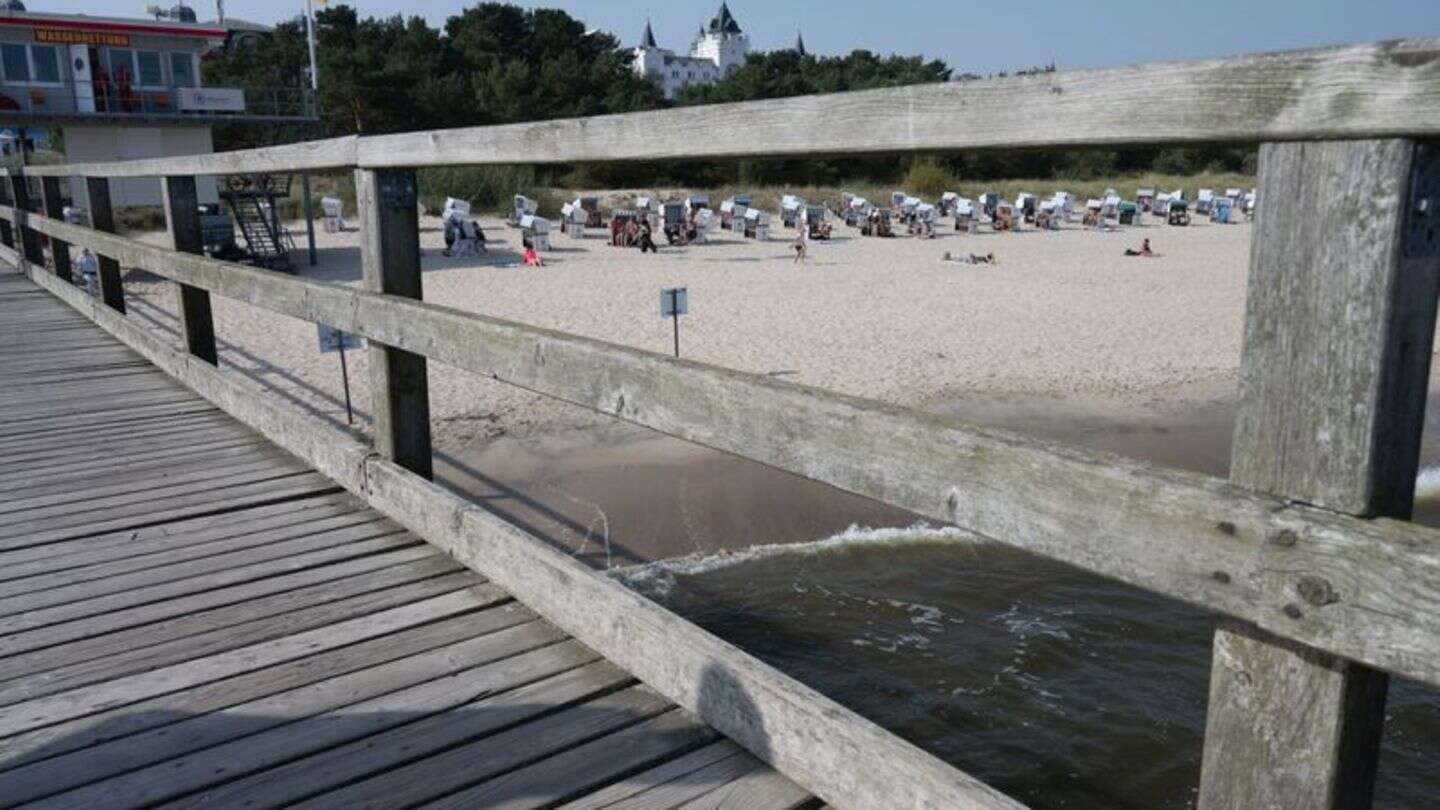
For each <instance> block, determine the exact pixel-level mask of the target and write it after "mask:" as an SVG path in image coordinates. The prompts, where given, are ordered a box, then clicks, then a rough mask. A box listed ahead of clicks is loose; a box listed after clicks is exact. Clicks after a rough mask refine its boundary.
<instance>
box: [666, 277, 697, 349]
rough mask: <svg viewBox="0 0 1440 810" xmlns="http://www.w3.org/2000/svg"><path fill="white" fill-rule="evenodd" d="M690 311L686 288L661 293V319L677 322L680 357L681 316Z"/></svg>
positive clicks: (669, 288)
mask: <svg viewBox="0 0 1440 810" xmlns="http://www.w3.org/2000/svg"><path fill="white" fill-rule="evenodd" d="M689 311H690V300H689V294H688V293H687V292H686V291H685V288H684V287H666V288H665V289H663V290H661V291H660V317H662V318H673V319H674V321H675V356H676V357H679V356H680V316H681V315H684V314H686V313H687V312H689Z"/></svg>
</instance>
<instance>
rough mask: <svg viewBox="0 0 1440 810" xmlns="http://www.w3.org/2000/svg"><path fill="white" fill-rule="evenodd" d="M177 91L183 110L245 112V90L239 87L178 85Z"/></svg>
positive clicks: (177, 97) (177, 98)
mask: <svg viewBox="0 0 1440 810" xmlns="http://www.w3.org/2000/svg"><path fill="white" fill-rule="evenodd" d="M175 93H176V100H177V101H178V103H179V107H180V109H182V110H208V111H212V112H213V111H220V112H245V91H244V90H241V89H240V88H238V87H178V88H176V89H175Z"/></svg>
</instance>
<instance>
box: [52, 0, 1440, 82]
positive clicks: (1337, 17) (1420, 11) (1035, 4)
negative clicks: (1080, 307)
mask: <svg viewBox="0 0 1440 810" xmlns="http://www.w3.org/2000/svg"><path fill="white" fill-rule="evenodd" d="M145 2H146V0H86V2H85V3H84V5H85V7H86V10H87V11H88V12H89V13H92V14H109V15H116V16H136V15H138V14H139V12H141V10H142V9H143V7H144V5H145ZM189 2H191V3H192V4H193V5H194V6H195V8H196V11H197V12H198V13H199V15H200V17H201V19H207V18H212V17H213V16H214V5H213V0H189ZM301 2H302V0H227V1H226V13H227V14H229V15H231V16H234V17H241V18H244V19H250V20H255V21H256V22H274V21H276V20H279V19H282V18H285V17H290V16H294V15H295V14H296V13H297V12H298V10H299V9H300V8H301ZM73 3H74V0H27V5H29V7H30V9H31V10H34V11H57V12H58V11H62V10H69V9H71V8H74V5H73ZM165 4H168V2H167V3H165ZM351 5H353V6H355V7H357V8H359V9H360V10H361V12H362V13H366V14H384V15H390V14H397V13H403V14H407V15H408V14H421V15H424V16H425V17H426V18H427V19H428V20H429V21H430V22H431V24H432V25H440V24H442V23H443V22H444V20H445V18H446V17H447V16H448V15H449V14H451V13H453V12H454V11H455V10H457V9H459V8H461V7H462V4H461V3H459V2H455V0H357V1H356V2H352V3H351ZM521 5H525V6H537V5H538V6H555V7H560V8H564V9H565V10H567V11H569V12H570V13H571V14H573V15H575V16H576V17H579V18H581V19H583V20H585V21H586V22H587V23H589V24H590V25H591V26H593V27H597V28H604V29H607V30H610V31H612V32H614V33H616V34H618V35H619V36H620V38H621V40H622V41H623V42H624V43H626V44H635V43H636V42H637V41H638V40H639V38H640V31H641V29H642V27H643V26H644V24H645V17H646V16H647V15H648V16H649V17H650V19H651V20H652V21H653V23H654V26H655V34H656V37H657V38H658V39H659V40H660V44H661V45H662V46H664V47H668V48H673V49H676V50H682V51H683V50H684V49H685V48H686V47H688V44H689V41H690V39H691V37H693V36H694V32H695V30H696V28H697V27H699V25H700V24H701V23H702V22H704V21H706V20H708V19H709V18H710V17H711V16H712V15H713V14H714V12H715V10H716V9H717V8H718V7H719V0H554V2H543V3H528V2H526V3H521ZM730 8H731V10H732V11H733V12H734V13H735V16H736V18H737V19H738V20H739V21H740V24H741V26H742V27H743V28H744V29H745V30H746V32H747V33H749V34H750V38H751V44H752V46H754V47H756V48H760V49H767V50H768V49H773V48H779V47H787V46H789V45H790V44H791V43H793V42H794V40H795V31H796V29H797V27H798V28H799V29H801V30H803V31H804V34H805V42H806V44H807V45H808V46H809V47H810V49H811V50H812V51H815V52H820V53H846V52H849V51H850V50H853V49H855V48H868V49H870V50H872V51H877V52H879V53H903V54H917V53H919V54H924V55H925V56H928V57H937V58H940V59H944V60H945V61H946V62H947V63H949V64H950V65H951V66H952V67H954V68H956V69H958V70H971V71H974V72H977V73H989V72H993V71H997V70H1005V69H1013V68H1018V67H1026V66H1030V65H1036V64H1043V63H1046V62H1049V61H1050V60H1051V59H1054V60H1055V61H1056V62H1057V63H1058V64H1059V66H1060V67H1061V68H1072V69H1073V68H1084V67H1100V66H1106V65H1122V64H1131V63H1135V62H1149V61H1156V60H1162V59H1191V58H1201V57H1208V56H1223V55H1227V54H1237V53H1248V52H1254V51H1269V50H1283V49H1288V48H1299V47H1306V46H1313V45H1327V44H1336V43H1344V42H1363V41H1370V40H1380V39H1395V38H1399V37H1437V36H1440V0H1344V1H1343V2H1342V0H1179V2H1176V1H1175V0H1158V2H1157V0H1126V2H1118V1H1117V0H1092V1H1091V2H1085V0H1065V1H1064V2H1055V1H1054V0H1030V1H1029V2H1014V1H1013V0H1002V2H998V3H983V2H973V1H972V0H889V1H887V0H783V1H782V0H771V1H770V2H761V1H760V0H732V2H730Z"/></svg>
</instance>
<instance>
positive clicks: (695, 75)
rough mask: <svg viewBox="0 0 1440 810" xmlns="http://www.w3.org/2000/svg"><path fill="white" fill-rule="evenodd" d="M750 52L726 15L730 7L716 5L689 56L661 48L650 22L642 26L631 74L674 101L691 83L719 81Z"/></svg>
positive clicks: (747, 41)
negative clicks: (649, 81)
mask: <svg viewBox="0 0 1440 810" xmlns="http://www.w3.org/2000/svg"><path fill="white" fill-rule="evenodd" d="M749 53H750V38H749V37H747V36H745V32H744V31H742V30H740V24H739V23H738V22H736V21H735V16H734V15H733V14H731V13H730V8H729V7H728V6H727V5H726V4H725V3H721V4H720V11H719V12H717V13H716V14H715V17H714V18H713V19H711V20H710V24H709V25H708V26H706V27H703V28H701V29H700V33H699V34H698V35H696V37H695V41H694V42H692V43H691V44H690V55H689V56H679V55H677V54H676V53H675V52H674V51H672V50H668V49H666V48H661V47H660V46H659V45H658V44H657V43H656V42H655V33H654V32H653V31H651V29H650V23H649V22H646V23H645V34H644V36H643V37H641V40H640V46H639V47H638V48H636V49H635V61H634V62H633V65H634V68H635V72H636V73H638V74H640V75H641V76H645V77H647V78H650V79H652V80H654V81H655V82H657V83H658V84H659V85H660V87H661V89H663V90H664V91H665V97H666V98H675V96H677V95H678V94H679V93H680V91H681V90H683V89H684V88H686V87H689V86H690V85H692V84H710V83H712V82H716V81H719V80H720V79H721V78H723V77H724V76H726V75H727V74H729V73H730V71H732V70H734V69H735V68H737V67H739V66H740V65H742V64H744V62H745V57H746V56H747V55H748V54H749Z"/></svg>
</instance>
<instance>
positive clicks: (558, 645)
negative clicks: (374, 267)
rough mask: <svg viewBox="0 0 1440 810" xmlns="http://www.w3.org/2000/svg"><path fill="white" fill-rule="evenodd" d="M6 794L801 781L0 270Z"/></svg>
mask: <svg viewBox="0 0 1440 810" xmlns="http://www.w3.org/2000/svg"><path fill="white" fill-rule="evenodd" d="M0 379H3V380H4V381H5V385H4V390H3V391H0V492H3V493H4V498H3V501H0V806H6V807H9V806H15V805H24V804H30V803H35V804H37V805H42V806H45V807H75V808H93V807H135V806H145V805H152V804H165V805H166V806H168V807H194V806H212V807H230V806H242V805H243V806H245V807H250V808H260V807H279V806H288V805H294V804H302V805H303V806H306V807H336V808H354V807H366V806H372V807H397V806H412V805H416V804H421V803H432V802H433V803H435V806H454V807H528V806H534V805H539V804H544V805H554V804H557V803H561V804H564V805H565V806H569V807H576V808H580V807H585V808H600V807H671V806H693V807H720V806H726V807H773V808H792V807H811V806H814V805H816V804H818V802H817V801H815V800H814V799H813V798H812V797H811V795H810V793H809V792H808V791H806V790H804V789H803V788H800V787H798V786H797V785H795V784H794V783H793V782H791V781H790V780H788V779H786V778H785V777H783V776H781V775H780V774H778V773H776V772H775V771H774V769H772V768H771V767H770V766H768V765H766V764H765V763H763V762H761V761H760V760H758V759H756V758H755V757H753V756H752V755H750V754H749V753H747V752H745V751H744V750H743V749H741V748H740V747H738V746H737V745H735V744H734V743H732V742H730V741H728V740H726V739H724V738H722V737H721V736H720V735H719V734H717V733H716V732H715V731H713V730H712V729H710V728H708V727H707V726H706V725H705V724H704V723H701V722H700V721H698V720H697V719H696V718H695V717H694V716H693V715H691V714H690V713H688V712H686V711H684V710H683V709H680V708H678V707H676V705H675V704H674V702H673V701H670V700H668V699H667V698H665V697H664V696H663V695H660V694H659V693H657V692H655V691H654V690H653V689H650V688H648V687H646V686H644V685H642V684H640V683H638V682H637V681H636V680H635V678H633V677H632V676H630V675H629V674H628V673H626V672H625V671H624V670H622V669H620V668H619V667H617V666H615V665H614V664H612V663H609V662H608V661H605V660H604V659H603V658H602V657H601V656H599V655H597V654H596V653H595V652H594V651H593V650H591V649H589V648H587V647H586V646H585V645H583V644H580V643H579V642H577V641H575V640H574V639H572V638H570V636H569V635H568V634H566V633H565V632H563V631H561V630H560V629H558V628H557V627H555V625H553V624H551V623H550V622H547V621H545V620H544V619H543V618H541V617H540V616H538V615H537V614H536V613H535V612H534V611H532V610H530V609H528V608H526V607H524V606H523V605H521V604H519V603H517V602H516V601H515V600H514V599H512V598H511V597H510V595H509V594H507V593H506V592H505V591H504V590H503V589H501V588H499V587H497V586H495V585H494V584H492V583H489V582H487V581H486V580H485V579H484V578H483V577H480V576H479V575H477V574H475V573H474V572H472V571H470V570H469V569H467V568H465V567H464V566H462V565H460V564H459V563H457V562H455V561H454V560H452V559H450V558H449V557H448V556H446V555H445V554H444V553H443V552H441V551H440V550H439V549H437V548H435V547H434V546H431V545H428V544H426V543H425V542H424V541H422V540H421V539H420V538H418V537H416V536H415V535H413V534H411V533H410V532H407V531H405V529H403V528H402V527H400V526H398V525H396V524H395V523H394V522H392V521H390V520H388V519H386V518H385V517H384V516H383V515H381V514H379V513H377V512H376V511H375V510H373V509H371V508H369V507H368V506H366V504H365V503H364V502H363V501H361V500H360V499H359V498H357V497H355V496H354V495H351V494H349V493H347V492H345V491H344V490H342V489H341V488H340V487H338V486H336V485H335V484H334V483H333V482H332V481H330V480H329V479H328V478H326V477H325V476H323V475H320V474H319V473H316V472H315V471H313V470H312V469H310V468H309V466H308V465H306V464H304V463H303V462H301V461H299V460H297V459H296V458H294V457H293V456H291V455H289V454H288V453H286V452H285V451H283V450H281V449H279V448H277V447H276V446H275V445H274V444H272V443H271V442H269V441H267V440H266V439H264V438H263V437H261V436H258V435H256V434H255V432H254V431H252V430H250V429H249V428H247V427H245V426H244V425H242V424H240V423H238V422H236V421H235V420H234V419H233V418H231V417H230V416H228V415H227V414H225V413H224V412H222V411H220V410H219V409H218V408H216V407H215V406H214V405H213V404H211V403H210V402H208V401H206V400H205V399H203V398H202V397H200V396H197V395H196V394H195V393H193V392H191V391H188V390H186V389H185V388H184V387H182V386H181V385H179V384H178V383H176V382H175V381H174V380H173V379H172V378H170V377H169V376H167V375H166V374H165V373H163V372H161V371H160V370H158V369H156V368H155V367H153V366H151V365H150V364H149V363H148V362H147V361H146V360H145V359H144V358H143V357H140V356H139V355H138V354H136V353H135V352H134V351H132V350H131V349H129V348H128V347H126V346H125V345H124V344H122V343H120V342H119V341H117V340H115V339H114V338H113V337H111V336H110V335H108V334H106V333H105V332H104V331H102V330H101V329H100V328H99V327H97V326H96V325H95V324H94V323H92V322H91V321H89V320H88V319H86V318H85V317H83V316H82V315H80V314H79V313H77V312H75V311H74V310H72V309H70V308H69V307H67V306H65V305H64V304H62V303H60V302H59V301H57V300H56V299H55V298H54V297H53V296H51V295H50V294H49V293H47V292H46V291H44V290H43V289H41V288H39V287H37V286H35V285H34V284H32V283H31V282H30V281H28V280H27V279H25V278H24V277H22V276H19V275H16V274H15V273H13V272H10V271H3V272H0Z"/></svg>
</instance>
